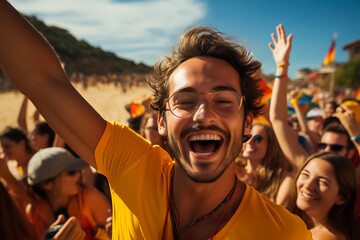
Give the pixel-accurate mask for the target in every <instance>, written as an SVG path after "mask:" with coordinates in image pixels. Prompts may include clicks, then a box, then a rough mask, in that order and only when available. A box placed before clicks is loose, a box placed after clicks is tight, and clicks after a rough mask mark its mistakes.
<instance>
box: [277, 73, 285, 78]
mask: <svg viewBox="0 0 360 240" xmlns="http://www.w3.org/2000/svg"><path fill="white" fill-rule="evenodd" d="M275 78H287V74H284V75H276V76H275Z"/></svg>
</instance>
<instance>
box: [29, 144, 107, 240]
mask: <svg viewBox="0 0 360 240" xmlns="http://www.w3.org/2000/svg"><path fill="white" fill-rule="evenodd" d="M87 166H88V165H87V164H86V163H85V162H84V161H83V160H81V159H79V158H75V157H73V156H71V155H70V154H69V153H68V152H67V151H66V150H65V149H64V148H58V147H52V148H45V149H42V150H39V151H38V152H37V153H36V154H35V155H34V156H33V157H32V158H31V159H30V161H29V164H28V176H27V181H28V184H29V185H30V187H31V192H32V194H33V200H32V201H31V203H29V204H28V206H27V207H26V214H27V217H28V219H29V221H30V223H32V224H33V226H34V229H35V230H36V232H37V234H38V236H39V237H40V238H41V237H42V235H43V234H44V232H45V230H46V229H47V228H48V227H49V226H50V225H51V224H52V223H53V222H54V221H55V220H56V219H57V217H58V216H59V215H60V214H62V215H64V216H65V217H66V218H69V217H71V216H75V217H76V219H78V220H79V222H80V225H81V227H82V229H83V230H84V231H85V233H86V238H85V239H98V236H102V237H105V238H101V239H107V238H106V237H107V233H106V231H105V228H104V226H105V223H106V218H107V217H109V212H110V205H109V202H108V201H107V199H106V197H105V196H104V195H102V194H101V193H100V192H99V191H97V190H96V189H95V188H93V187H90V186H87V185H83V184H81V181H80V177H81V176H80V170H81V169H82V168H84V167H87Z"/></svg>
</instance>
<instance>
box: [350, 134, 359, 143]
mask: <svg viewBox="0 0 360 240" xmlns="http://www.w3.org/2000/svg"><path fill="white" fill-rule="evenodd" d="M351 140H353V141H355V142H357V141H359V140H360V135H357V136H354V137H352V138H351Z"/></svg>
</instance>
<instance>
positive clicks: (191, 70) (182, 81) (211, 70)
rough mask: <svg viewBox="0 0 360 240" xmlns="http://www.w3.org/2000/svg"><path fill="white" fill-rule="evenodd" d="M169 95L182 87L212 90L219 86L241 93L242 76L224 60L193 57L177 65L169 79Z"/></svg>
mask: <svg viewBox="0 0 360 240" xmlns="http://www.w3.org/2000/svg"><path fill="white" fill-rule="evenodd" d="M169 86H170V88H169V91H170V92H169V95H172V94H173V93H174V92H177V91H180V90H182V89H185V88H186V89H191V90H192V91H195V92H212V91H215V90H216V89H217V88H219V87H226V88H232V89H234V90H235V91H236V92H238V93H239V94H241V89H240V77H239V74H238V73H237V71H236V70H235V68H233V67H232V66H231V65H230V64H229V63H227V62H226V61H224V60H221V59H217V58H211V57H195V58H191V59H189V60H187V61H185V62H183V63H182V64H180V65H179V67H177V69H176V70H175V71H174V72H173V73H172V74H171V76H170V79H169Z"/></svg>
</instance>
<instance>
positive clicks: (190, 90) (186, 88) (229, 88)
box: [173, 85, 237, 94]
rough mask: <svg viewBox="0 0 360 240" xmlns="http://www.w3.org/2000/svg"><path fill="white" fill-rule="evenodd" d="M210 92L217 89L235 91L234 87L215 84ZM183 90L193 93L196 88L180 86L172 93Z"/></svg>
mask: <svg viewBox="0 0 360 240" xmlns="http://www.w3.org/2000/svg"><path fill="white" fill-rule="evenodd" d="M211 90H212V92H218V91H225V90H226V91H233V92H236V93H237V91H236V90H235V88H233V87H231V86H223V85H221V86H216V87H213V88H212V89H211ZM183 92H193V93H196V90H195V89H194V88H192V87H185V88H181V89H179V90H177V91H175V92H174V93H183ZM174 93H173V94H174Z"/></svg>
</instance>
